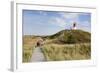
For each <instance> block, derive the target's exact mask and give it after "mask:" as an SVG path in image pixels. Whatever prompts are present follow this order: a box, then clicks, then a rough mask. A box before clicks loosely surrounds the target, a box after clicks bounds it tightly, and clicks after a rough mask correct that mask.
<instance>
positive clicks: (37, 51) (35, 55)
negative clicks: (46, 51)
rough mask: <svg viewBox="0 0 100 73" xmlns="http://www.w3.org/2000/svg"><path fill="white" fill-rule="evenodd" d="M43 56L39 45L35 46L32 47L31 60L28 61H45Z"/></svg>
mask: <svg viewBox="0 0 100 73" xmlns="http://www.w3.org/2000/svg"><path fill="white" fill-rule="evenodd" d="M45 60H46V59H45V57H44V55H43V53H42V50H41V48H40V47H36V48H35V49H34V52H33V54H32V57H31V60H30V62H42V61H45Z"/></svg>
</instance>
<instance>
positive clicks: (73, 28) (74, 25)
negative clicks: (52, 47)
mask: <svg viewBox="0 0 100 73" xmlns="http://www.w3.org/2000/svg"><path fill="white" fill-rule="evenodd" d="M76 29H77V27H76V23H75V22H74V23H73V27H72V30H76Z"/></svg>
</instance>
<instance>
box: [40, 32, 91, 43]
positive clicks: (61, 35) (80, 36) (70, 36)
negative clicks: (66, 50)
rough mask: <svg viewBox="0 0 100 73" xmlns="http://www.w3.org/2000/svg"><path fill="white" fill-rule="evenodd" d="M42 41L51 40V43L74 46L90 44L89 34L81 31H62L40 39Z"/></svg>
mask: <svg viewBox="0 0 100 73" xmlns="http://www.w3.org/2000/svg"><path fill="white" fill-rule="evenodd" d="M42 38H43V39H49V40H50V39H52V40H53V41H52V43H54V42H55V43H58V44H74V43H89V42H91V34H90V33H89V32H85V31H82V30H62V31H60V32H58V33H56V34H54V35H51V36H45V37H42Z"/></svg>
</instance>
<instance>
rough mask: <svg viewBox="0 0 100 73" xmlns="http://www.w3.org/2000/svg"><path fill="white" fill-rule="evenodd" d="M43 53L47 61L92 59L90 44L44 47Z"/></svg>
mask: <svg viewBox="0 0 100 73" xmlns="http://www.w3.org/2000/svg"><path fill="white" fill-rule="evenodd" d="M42 51H43V53H44V55H45V57H46V59H47V61H61V60H84V59H90V58H91V47H90V44H89V43H87V44H86V43H85V44H67V45H66V44H65V45H58V44H50V45H44V46H43V47H42Z"/></svg>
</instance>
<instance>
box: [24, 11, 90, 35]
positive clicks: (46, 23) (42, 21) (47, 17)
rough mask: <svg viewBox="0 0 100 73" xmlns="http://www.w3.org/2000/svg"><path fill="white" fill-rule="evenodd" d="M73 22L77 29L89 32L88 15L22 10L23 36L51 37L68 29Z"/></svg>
mask: <svg viewBox="0 0 100 73" xmlns="http://www.w3.org/2000/svg"><path fill="white" fill-rule="evenodd" d="M74 22H76V23H77V29H81V30H84V31H88V32H90V31H91V14H90V13H78V12H60V11H57V12H56V11H41V10H23V34H24V35H52V34H55V33H57V32H59V31H61V30H64V29H70V28H71V27H72V24H73V23H74Z"/></svg>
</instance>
